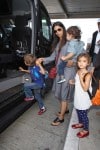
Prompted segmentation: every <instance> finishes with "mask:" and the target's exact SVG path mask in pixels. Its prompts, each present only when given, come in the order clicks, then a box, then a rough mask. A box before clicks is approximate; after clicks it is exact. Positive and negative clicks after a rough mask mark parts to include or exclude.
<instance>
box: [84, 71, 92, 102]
mask: <svg viewBox="0 0 100 150" xmlns="http://www.w3.org/2000/svg"><path fill="white" fill-rule="evenodd" d="M88 73H89V72H88ZM88 73H86V74H85V75H84V78H83V81H84V82H85V77H86V76H87V74H88ZM87 93H88V95H89V97H90V99H92V97H93V96H92V94H91V92H90V91H89V90H87Z"/></svg>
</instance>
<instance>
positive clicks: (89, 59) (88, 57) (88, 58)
mask: <svg viewBox="0 0 100 150" xmlns="http://www.w3.org/2000/svg"><path fill="white" fill-rule="evenodd" d="M81 57H85V58H86V59H87V60H88V65H90V63H91V57H90V56H89V54H87V53H81V54H79V55H78V56H77V62H78V61H79V59H80V58H81Z"/></svg>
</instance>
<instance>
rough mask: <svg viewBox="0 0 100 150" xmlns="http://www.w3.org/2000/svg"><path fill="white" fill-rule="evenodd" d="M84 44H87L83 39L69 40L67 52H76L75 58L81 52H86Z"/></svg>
mask: <svg viewBox="0 0 100 150" xmlns="http://www.w3.org/2000/svg"><path fill="white" fill-rule="evenodd" d="M84 45H85V44H84V42H83V41H80V40H78V39H73V40H71V41H69V42H68V51H67V52H69V53H70V52H72V53H74V57H73V59H76V58H77V56H78V55H79V54H80V53H82V52H84Z"/></svg>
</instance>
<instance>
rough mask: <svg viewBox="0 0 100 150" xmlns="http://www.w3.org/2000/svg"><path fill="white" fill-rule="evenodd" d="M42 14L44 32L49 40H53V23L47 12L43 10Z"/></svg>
mask: <svg viewBox="0 0 100 150" xmlns="http://www.w3.org/2000/svg"><path fill="white" fill-rule="evenodd" d="M41 15H42V34H43V37H45V38H46V39H47V40H51V24H50V25H49V21H48V16H47V14H46V13H45V12H44V11H43V10H41Z"/></svg>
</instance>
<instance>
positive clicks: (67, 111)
mask: <svg viewBox="0 0 100 150" xmlns="http://www.w3.org/2000/svg"><path fill="white" fill-rule="evenodd" d="M68 113H69V110H66V111H65V114H68ZM60 114H61V112H60V111H59V112H58V113H57V114H56V115H57V116H59V115H60Z"/></svg>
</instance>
